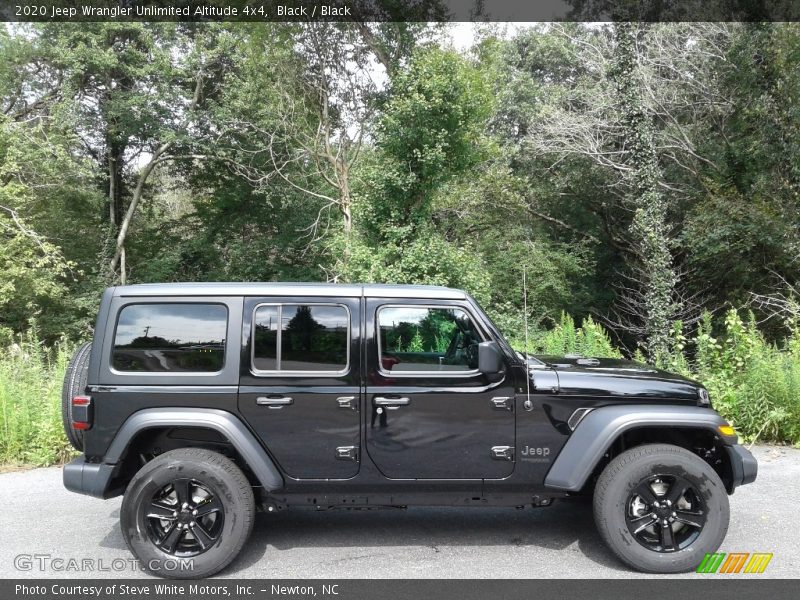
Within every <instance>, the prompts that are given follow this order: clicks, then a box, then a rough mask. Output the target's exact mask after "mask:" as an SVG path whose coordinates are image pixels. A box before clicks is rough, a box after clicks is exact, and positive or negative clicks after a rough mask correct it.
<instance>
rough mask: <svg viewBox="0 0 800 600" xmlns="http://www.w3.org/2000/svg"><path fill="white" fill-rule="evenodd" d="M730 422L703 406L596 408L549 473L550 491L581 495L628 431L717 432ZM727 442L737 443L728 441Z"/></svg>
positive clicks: (570, 439)
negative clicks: (681, 429)
mask: <svg viewBox="0 0 800 600" xmlns="http://www.w3.org/2000/svg"><path fill="white" fill-rule="evenodd" d="M726 423H727V422H726V421H725V419H723V418H722V417H720V416H719V415H718V414H717V413H716V412H715V411H714V410H712V409H710V408H701V407H699V406H678V405H671V406H655V405H649V404H643V405H632V404H627V405H614V406H603V407H601V408H596V409H594V410H593V411H592V412H590V413H589V414H587V415H586V416H585V417H584V418H583V419H582V420H581V422H580V424H579V425H578V426H577V427H576V428H575V431H573V432H572V435H570V437H569V439H568V440H567V442H566V443H565V444H564V447H563V448H562V449H561V452H559V454H558V457H557V458H556V460H555V462H554V463H553V466H552V467H550V470H549V471H548V473H547V476H546V477H545V480H544V485H545V486H546V487H548V488H553V489H557V490H563V491H568V492H577V491H580V490H581V488H583V486H584V484H585V483H586V481H587V480H588V479H589V476H590V475H591V474H592V471H593V470H594V468H595V466H596V465H597V463H598V462H599V461H600V459H601V458H602V457H603V454H605V453H606V451H607V450H608V449H609V447H610V446H611V444H612V443H613V442H614V440H615V439H616V438H617V437H618V436H619V435H620V434H621V433H624V432H625V431H629V430H631V429H636V428H638V427H696V428H700V429H708V430H711V431H713V432H714V433H715V434H716V435H718V436H720V437H722V435H721V434H720V433H719V431H718V430H717V427H718V426H720V425H725V424H726ZM725 442H726V443H728V444H730V443H736V439H735V436H734V438H733V439H730V438H725Z"/></svg>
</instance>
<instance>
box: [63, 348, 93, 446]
mask: <svg viewBox="0 0 800 600" xmlns="http://www.w3.org/2000/svg"><path fill="white" fill-rule="evenodd" d="M91 353H92V343H91V342H86V343H85V344H83V345H82V346H79V347H78V349H77V350H75V353H74V354H73V355H72V358H71V359H70V361H69V364H68V365H67V372H66V373H65V374H64V385H63V386H62V387H61V421H62V423H63V424H64V433H66V434H67V440H69V443H70V444H71V445H72V447H73V448H75V450H79V451H81V452H82V451H83V431H79V430H78V429H75V428H74V427H73V426H72V399H73V398H74V397H75V396H79V395H80V394H83V393H85V392H86V380H87V378H88V376H89V356H90V355H91Z"/></svg>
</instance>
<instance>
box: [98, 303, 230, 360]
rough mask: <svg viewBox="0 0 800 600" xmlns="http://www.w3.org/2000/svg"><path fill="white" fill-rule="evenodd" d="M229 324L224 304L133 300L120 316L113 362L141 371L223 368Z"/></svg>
mask: <svg viewBox="0 0 800 600" xmlns="http://www.w3.org/2000/svg"><path fill="white" fill-rule="evenodd" d="M227 326H228V309H227V307H225V306H224V305H222V304H177V303H170V304H129V305H128V306H125V307H124V308H123V309H122V310H121V311H120V313H119V318H118V320H117V331H116V335H115V337H114V355H113V358H112V365H113V367H114V369H115V370H117V371H125V372H135V373H138V372H145V373H214V372H217V371H221V370H222V366H223V364H224V363H225V337H226V333H227Z"/></svg>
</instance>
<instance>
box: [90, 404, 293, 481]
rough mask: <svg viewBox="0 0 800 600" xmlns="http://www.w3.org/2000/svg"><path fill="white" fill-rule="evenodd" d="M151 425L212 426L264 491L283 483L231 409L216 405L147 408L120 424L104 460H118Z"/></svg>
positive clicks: (277, 471)
mask: <svg viewBox="0 0 800 600" xmlns="http://www.w3.org/2000/svg"><path fill="white" fill-rule="evenodd" d="M154 427H200V428H205V429H213V430H214V431H217V432H218V433H220V434H221V435H222V436H224V437H225V438H226V439H227V440H228V441H229V442H230V443H231V445H232V446H233V447H234V448H235V449H236V451H237V452H238V453H239V454H240V455H241V456H242V458H243V459H244V461H245V462H246V463H247V466H248V467H250V470H251V471H252V472H253V474H254V475H255V476H256V478H257V479H258V481H259V482H260V483H261V485H262V486H264V489H265V490H267V491H274V490H278V489H281V488H282V487H283V477H282V476H281V474H280V471H279V470H278V468H277V467H276V466H275V463H274V462H273V461H272V459H271V458H270V456H269V454H267V451H266V450H264V448H263V447H262V446H261V444H259V442H258V440H257V439H256V437H255V436H254V435H253V434H252V433H251V432H250V430H249V429H247V427H246V426H245V424H244V423H242V421H241V419H239V418H238V417H236V416H235V415H233V414H232V413H229V412H226V411H224V410H218V409H215V408H146V409H144V410H140V411H138V412H136V413H134V414H133V415H131V416H130V417H128V419H127V420H126V421H125V422H124V423H123V424H122V427H120V430H119V432H118V433H117V435H116V436H115V437H114V441H113V442H111V446H109V448H108V451H107V452H106V454H105V456H104V457H103V462H104V463H106V464H117V463H118V462H119V461H120V460H121V459H122V456H123V455H124V453H125V450H126V449H127V448H128V446H129V445H130V443H131V440H133V438H134V437H135V436H136V435H137V434H139V433H140V432H142V431H144V430H145V429H152V428H154Z"/></svg>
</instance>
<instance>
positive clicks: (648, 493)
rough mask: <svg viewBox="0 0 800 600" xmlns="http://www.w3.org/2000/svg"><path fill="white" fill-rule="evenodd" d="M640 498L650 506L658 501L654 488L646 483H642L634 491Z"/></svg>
mask: <svg viewBox="0 0 800 600" xmlns="http://www.w3.org/2000/svg"><path fill="white" fill-rule="evenodd" d="M634 492H635V493H636V494H638V495H639V497H640V498H641V499H642V500H644V501H645V502H646V503H647V504H648V505H651V506H652V504H653V502H655V501H656V495H655V493H654V492H653V488H651V487H650V482H649V481H645V482H644V483H640V484H639V486H638V487H637V488H636V489H635V490H634Z"/></svg>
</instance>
